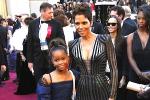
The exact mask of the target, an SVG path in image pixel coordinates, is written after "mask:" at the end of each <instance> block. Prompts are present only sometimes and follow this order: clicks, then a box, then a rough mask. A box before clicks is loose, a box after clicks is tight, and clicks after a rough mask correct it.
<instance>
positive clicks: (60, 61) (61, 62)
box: [52, 50, 69, 71]
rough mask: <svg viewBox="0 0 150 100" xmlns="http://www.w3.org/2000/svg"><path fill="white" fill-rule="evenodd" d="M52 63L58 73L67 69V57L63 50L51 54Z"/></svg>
mask: <svg viewBox="0 0 150 100" xmlns="http://www.w3.org/2000/svg"><path fill="white" fill-rule="evenodd" d="M52 63H53V65H54V66H55V67H56V69H57V70H59V71H65V70H67V69H68V67H69V57H68V55H67V54H66V53H65V51H64V50H55V51H53V52H52Z"/></svg>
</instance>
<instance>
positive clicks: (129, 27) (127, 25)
mask: <svg viewBox="0 0 150 100" xmlns="http://www.w3.org/2000/svg"><path fill="white" fill-rule="evenodd" d="M136 30H137V25H136V23H135V22H134V21H133V20H132V19H131V18H127V19H126V20H124V22H123V26H122V29H121V34H122V35H123V36H126V35H129V34H130V33H133V32H134V31H136Z"/></svg>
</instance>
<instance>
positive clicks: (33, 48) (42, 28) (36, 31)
mask: <svg viewBox="0 0 150 100" xmlns="http://www.w3.org/2000/svg"><path fill="white" fill-rule="evenodd" d="M40 12H41V16H40V17H39V18H37V19H35V20H33V21H32V22H31V23H30V24H29V29H28V38H27V60H28V67H29V69H30V71H32V72H33V71H34V75H35V78H36V80H37V81H38V80H39V79H40V78H41V77H42V75H43V74H45V73H48V72H50V71H52V70H53V68H52V66H49V57H48V54H49V53H48V45H49V43H50V41H51V40H52V39H54V38H62V39H65V38H64V34H63V30H62V27H61V25H60V24H59V23H58V22H57V21H55V20H54V19H53V8H52V5H51V4H49V3H42V4H41V6H40Z"/></svg>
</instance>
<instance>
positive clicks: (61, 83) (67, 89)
mask: <svg viewBox="0 0 150 100" xmlns="http://www.w3.org/2000/svg"><path fill="white" fill-rule="evenodd" d="M50 47H51V48H50V50H49V54H50V56H51V59H50V60H51V63H52V64H53V65H54V67H55V70H54V71H52V72H51V73H49V74H45V75H43V78H42V81H43V83H44V84H46V85H47V86H48V87H49V90H48V91H47V95H49V100H71V97H72V94H73V84H74V83H73V76H72V73H73V75H74V77H75V82H76V84H77V81H78V79H79V73H78V72H76V71H74V70H73V71H71V70H69V55H68V52H67V46H66V45H65V42H64V41H63V40H58V39H54V40H52V42H51V44H50ZM74 85H75V84H74ZM41 94H42V93H41ZM45 97H46V96H44V95H41V100H43V99H44V98H45Z"/></svg>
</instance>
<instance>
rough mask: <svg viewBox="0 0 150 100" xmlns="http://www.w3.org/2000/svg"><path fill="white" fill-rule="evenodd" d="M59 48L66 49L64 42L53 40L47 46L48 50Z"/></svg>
mask: <svg viewBox="0 0 150 100" xmlns="http://www.w3.org/2000/svg"><path fill="white" fill-rule="evenodd" d="M59 46H63V47H65V48H66V47H67V46H66V43H65V41H64V40H62V39H60V38H56V39H53V40H52V41H51V42H50V45H49V47H50V48H52V47H59Z"/></svg>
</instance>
